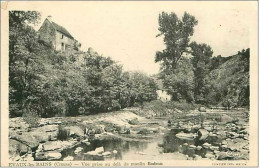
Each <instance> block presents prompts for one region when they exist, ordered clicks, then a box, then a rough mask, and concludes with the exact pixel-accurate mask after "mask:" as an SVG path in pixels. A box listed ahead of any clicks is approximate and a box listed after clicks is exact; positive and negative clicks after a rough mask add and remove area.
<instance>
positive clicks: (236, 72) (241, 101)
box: [207, 49, 249, 107]
mask: <svg viewBox="0 0 260 168" xmlns="http://www.w3.org/2000/svg"><path fill="white" fill-rule="evenodd" d="M207 80H208V81H209V85H210V88H211V91H210V93H209V95H208V99H209V100H211V103H212V104H214V102H215V104H216V105H224V106H228V107H230V106H249V49H247V50H246V51H245V50H243V51H242V52H239V53H238V54H237V55H234V56H231V57H229V59H228V60H227V61H225V62H224V63H223V64H220V65H219V66H218V67H217V68H215V69H213V70H212V71H211V72H210V73H209V76H208V79H207Z"/></svg>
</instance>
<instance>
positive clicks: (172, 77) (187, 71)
mask: <svg viewBox="0 0 260 168" xmlns="http://www.w3.org/2000/svg"><path fill="white" fill-rule="evenodd" d="M192 68H193V67H192V64H191V62H190V59H187V58H182V59H181V60H180V61H179V64H178V65H177V66H176V69H175V70H174V71H173V72H171V73H167V74H165V73H161V74H160V78H162V79H163V86H164V88H165V90H166V91H167V93H168V94H170V95H171V96H172V99H173V100H175V101H179V100H181V99H183V100H186V101H187V102H193V101H194V81H193V79H194V74H193V71H192Z"/></svg>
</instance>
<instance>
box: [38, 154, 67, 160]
mask: <svg viewBox="0 0 260 168" xmlns="http://www.w3.org/2000/svg"><path fill="white" fill-rule="evenodd" d="M61 157H62V155H61V153H60V152H37V153H36V154H35V159H36V160H59V159H60V158H61Z"/></svg>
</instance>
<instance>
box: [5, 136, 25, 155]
mask: <svg viewBox="0 0 260 168" xmlns="http://www.w3.org/2000/svg"><path fill="white" fill-rule="evenodd" d="M28 151H29V148H28V146H27V145H25V144H23V143H21V142H19V141H17V140H13V139H9V155H11V156H15V155H22V154H25V153H27V152H28Z"/></svg>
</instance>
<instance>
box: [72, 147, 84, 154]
mask: <svg viewBox="0 0 260 168" xmlns="http://www.w3.org/2000/svg"><path fill="white" fill-rule="evenodd" d="M82 150H83V148H82V147H77V148H76V150H75V151H74V153H75V154H79V153H80V152H82Z"/></svg>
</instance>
